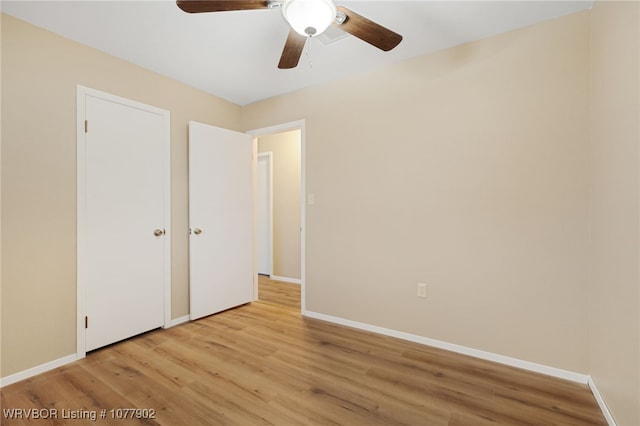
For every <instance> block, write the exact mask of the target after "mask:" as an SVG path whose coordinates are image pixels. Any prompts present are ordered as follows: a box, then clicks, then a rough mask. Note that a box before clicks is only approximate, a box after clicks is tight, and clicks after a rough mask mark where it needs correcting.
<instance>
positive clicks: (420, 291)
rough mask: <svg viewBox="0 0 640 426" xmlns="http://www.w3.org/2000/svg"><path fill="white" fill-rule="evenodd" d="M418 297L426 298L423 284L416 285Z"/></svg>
mask: <svg viewBox="0 0 640 426" xmlns="http://www.w3.org/2000/svg"><path fill="white" fill-rule="evenodd" d="M418 297H422V298H426V297H427V285H426V284H425V283H418Z"/></svg>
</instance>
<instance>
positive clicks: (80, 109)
mask: <svg viewBox="0 0 640 426" xmlns="http://www.w3.org/2000/svg"><path fill="white" fill-rule="evenodd" d="M87 97H95V98H99V99H102V100H106V101H110V102H115V103H119V104H122V105H126V106H129V107H132V108H136V109H140V110H142V111H147V112H151V113H154V114H158V115H160V116H161V117H162V119H163V120H162V121H163V126H164V132H163V138H162V139H163V140H162V150H163V154H164V155H163V157H164V164H163V172H164V173H163V174H164V179H163V194H164V196H163V215H164V222H165V223H164V229H165V234H164V237H163V246H164V259H165V262H164V271H163V272H164V282H163V293H164V325H163V327H164V328H168V327H170V325H171V116H170V112H169V111H167V110H164V109H161V108H157V107H154V106H151V105H147V104H143V103H141V102H137V101H133V100H131V99H126V98H122V97H120V96H116V95H112V94H110V93H106V92H102V91H99V90H96V89H91V88H89V87H85V86H81V85H78V86H76V101H77V102H76V108H77V109H76V149H77V151H76V167H77V176H76V189H77V228H76V232H77V237H76V238H77V248H76V250H77V254H76V262H77V264H76V268H77V269H76V304H77V314H76V315H77V316H76V357H77V358H78V359H80V358H84V357H85V356H86V353H87V352H86V335H85V330H86V329H85V323H84V318H85V315H86V314H87V312H86V308H87V306H86V304H87V300H86V298H87V271H86V262H87V253H86V239H87V235H86V227H87V211H86V202H87V199H86V191H87V181H86V169H87V162H86V159H87V158H86V155H87V152H86V147H85V116H86V98H87ZM89 125H90V124H89Z"/></svg>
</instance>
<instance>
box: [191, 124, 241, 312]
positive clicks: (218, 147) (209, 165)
mask: <svg viewBox="0 0 640 426" xmlns="http://www.w3.org/2000/svg"><path fill="white" fill-rule="evenodd" d="M253 169H254V165H253V140H252V138H251V136H249V135H246V134H244V133H239V132H234V131H231V130H227V129H221V128H218V127H213V126H209V125H206V124H202V123H196V122H190V123H189V226H190V229H191V234H190V244H189V249H190V253H189V273H190V287H189V288H190V291H189V300H190V317H191V319H192V320H193V319H197V318H201V317H204V316H207V315H211V314H214V313H216V312H220V311H223V310H225V309H229V308H232V307H235V306H238V305H242V304H244V303H248V302H250V301H252V300H253V294H254V285H253V277H254V270H253V268H254V262H253Z"/></svg>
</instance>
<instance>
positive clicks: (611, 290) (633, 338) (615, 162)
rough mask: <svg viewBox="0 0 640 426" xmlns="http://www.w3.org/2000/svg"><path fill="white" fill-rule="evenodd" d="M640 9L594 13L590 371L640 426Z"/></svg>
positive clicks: (620, 5) (621, 5)
mask: <svg viewBox="0 0 640 426" xmlns="http://www.w3.org/2000/svg"><path fill="white" fill-rule="evenodd" d="M639 5H640V4H639V3H638V2H611V3H609V2H596V4H595V6H594V8H593V10H592V13H591V70H592V75H591V105H592V111H591V132H592V155H591V170H592V185H591V187H592V190H591V193H592V201H591V211H592V213H591V216H592V226H591V247H592V249H591V253H590V254H591V256H590V262H589V264H590V272H591V273H590V281H589V284H590V285H589V316H590V322H589V372H590V374H591V376H592V377H593V379H594V381H595V383H596V386H597V387H598V389H599V391H600V392H601V393H602V395H603V396H604V398H605V400H606V402H607V404H608V406H609V408H610V410H611V411H612V413H613V415H614V417H615V419H616V421H617V423H618V424H619V425H639V424H640V271H639V268H640V250H639V248H640V235H639V233H640V227H639V224H638V221H639V220H640V207H639V201H640V184H639V179H640V172H639V169H640V149H639V143H640V84H639V80H640V66H639V63H640V29H639V22H640V6H639Z"/></svg>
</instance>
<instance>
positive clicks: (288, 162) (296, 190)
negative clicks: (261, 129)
mask: <svg viewBox="0 0 640 426" xmlns="http://www.w3.org/2000/svg"><path fill="white" fill-rule="evenodd" d="M300 147H301V146H300V130H293V131H290V132H284V133H276V134H273V135H267V136H261V137H259V138H258V152H272V153H273V156H272V158H273V271H272V274H273V275H276V276H279V277H285V278H293V279H300V165H301V163H300Z"/></svg>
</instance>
